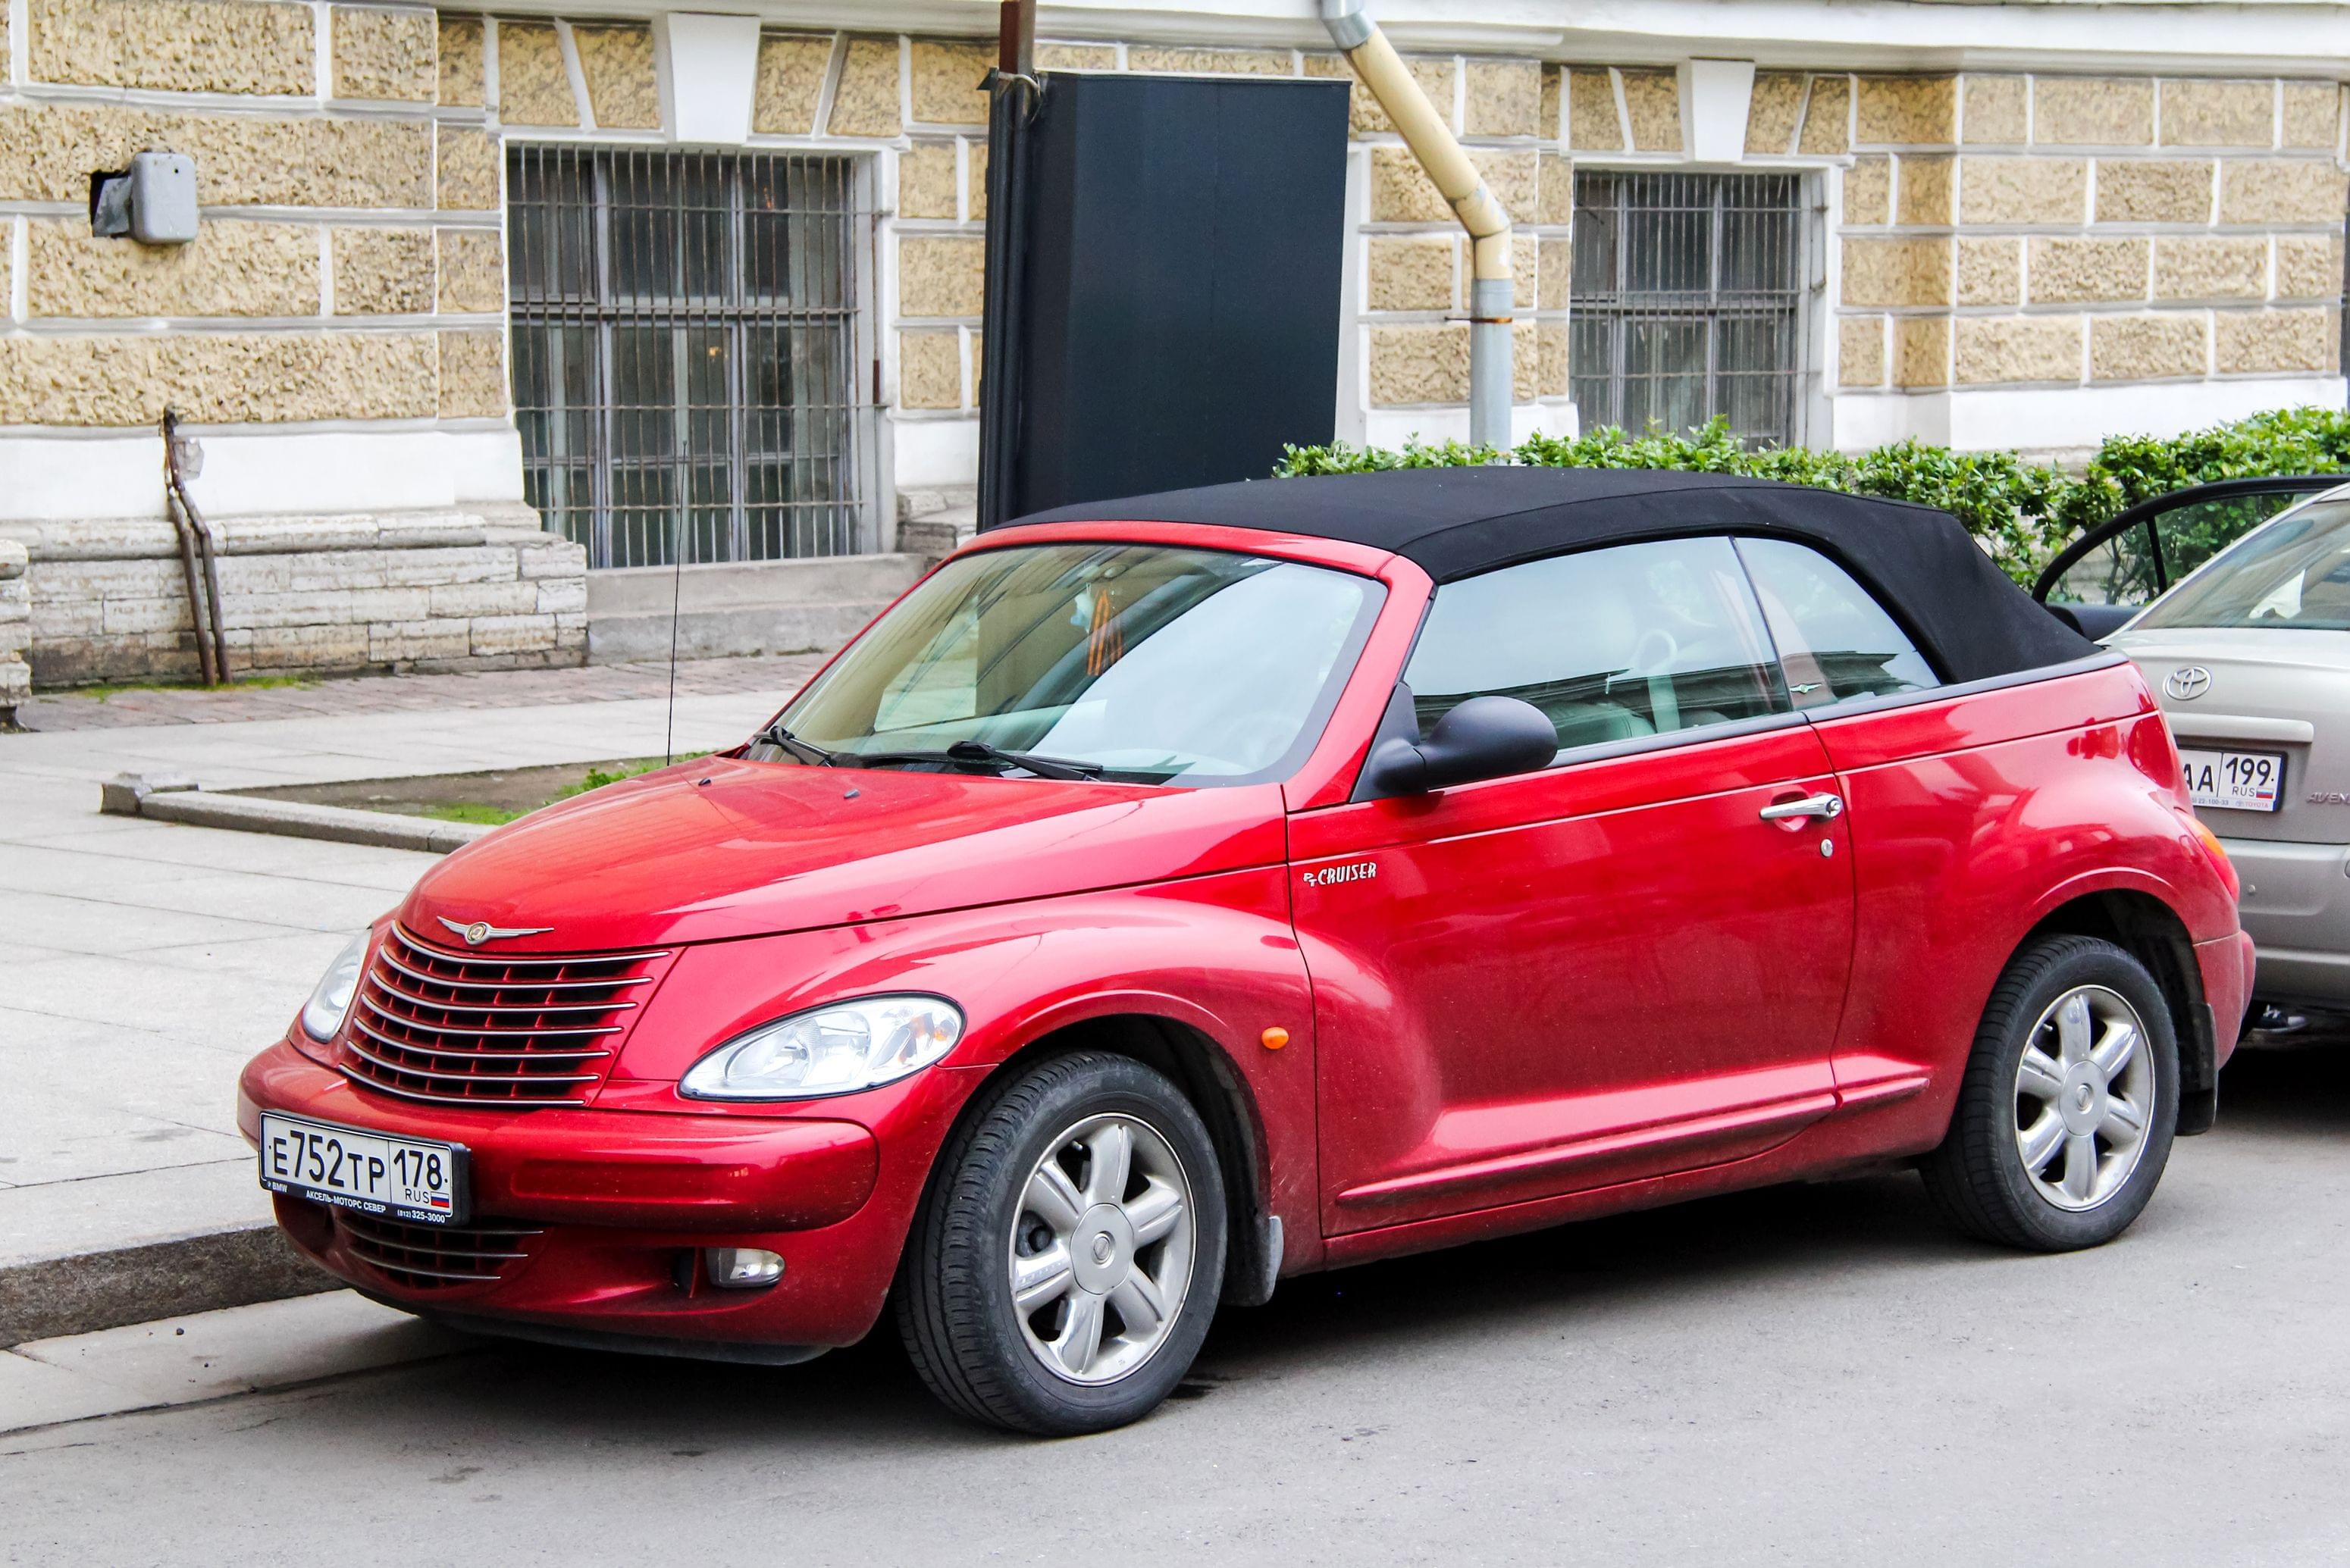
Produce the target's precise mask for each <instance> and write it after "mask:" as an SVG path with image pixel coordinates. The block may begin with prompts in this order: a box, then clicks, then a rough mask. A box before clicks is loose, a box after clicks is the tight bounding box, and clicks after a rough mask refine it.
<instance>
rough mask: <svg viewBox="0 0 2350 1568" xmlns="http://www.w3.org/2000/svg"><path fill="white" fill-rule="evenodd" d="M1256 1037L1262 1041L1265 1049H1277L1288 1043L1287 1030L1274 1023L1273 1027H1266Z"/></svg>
mask: <svg viewBox="0 0 2350 1568" xmlns="http://www.w3.org/2000/svg"><path fill="white" fill-rule="evenodd" d="M1257 1038H1258V1039H1259V1040H1262V1041H1263V1042H1264V1048H1265V1049H1266V1050H1268V1051H1278V1050H1280V1049H1281V1048H1282V1047H1283V1046H1284V1045H1286V1044H1289V1031H1288V1030H1286V1029H1284V1028H1282V1027H1281V1026H1280V1025H1278V1024H1275V1025H1274V1027H1273V1028H1271V1029H1268V1030H1266V1031H1265V1032H1264V1033H1262V1034H1260V1035H1258V1036H1257Z"/></svg>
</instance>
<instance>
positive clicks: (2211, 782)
mask: <svg viewBox="0 0 2350 1568" xmlns="http://www.w3.org/2000/svg"><path fill="white" fill-rule="evenodd" d="M2178 761H2179V764H2180V765H2181V766H2182V767H2184V768H2185V769H2186V770H2187V794H2188V798H2189V799H2190V800H2192V801H2194V803H2195V804H2196V805H2212V806H2218V807H2220V809H2221V810H2223V811H2274V810H2276V809H2277V807H2278V806H2280V805H2282V804H2283V802H2284V756H2283V754H2282V753H2279V752H2190V751H2189V750H2187V749H2186V748H2184V747H2181V748H2180V749H2179V753H2178Z"/></svg>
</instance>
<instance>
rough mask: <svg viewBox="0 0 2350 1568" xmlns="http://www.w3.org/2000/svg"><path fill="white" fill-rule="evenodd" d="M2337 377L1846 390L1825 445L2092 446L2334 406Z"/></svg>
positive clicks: (2345, 385)
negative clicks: (1909, 441) (1907, 439)
mask: <svg viewBox="0 0 2350 1568" xmlns="http://www.w3.org/2000/svg"><path fill="white" fill-rule="evenodd" d="M2345 393H2350V382H2345V379H2343V378H2342V377H2340V376H2276V377H2267V376H2263V377H2255V378H2251V379H2243V380H2220V381H2162V382H2155V383H2151V384H2146V385H2138V386H2120V387H2003V388H1992V389H1984V390H1981V391H1971V392H1970V391H1952V392H1919V393H1911V394H1902V393H1898V392H1894V393H1885V392H1866V393H1863V392H1846V393H1845V394H1843V395H1842V396H1840V397H1838V398H1836V399H1835V403H1834V409H1835V416H1834V417H1835V444H1836V445H1837V446H1839V447H1843V448H1845V449H1846V450H1847V451H1851V450H1857V449H1860V448H1864V447H1871V446H1877V445H1879V444H1881V443H1883V442H1885V441H1899V440H1901V439H1902V438H1903V437H1904V436H1916V437H1917V438H1918V440H1920V441H1934V442H1938V443H1941V444H1947V445H1950V446H1956V447H1960V448H1961V449H1966V450H1981V449H1984V448H1997V447H2007V448H2020V449H2022V450H2026V451H2040V452H2044V451H2051V450H2063V449H2066V448H2074V447H2092V446H2095V445H2096V444H2097V443H2098V442H2099V441H2104V440H2105V439H2106V437H2107V436H2109V435H2114V434H2117V433H2121V432H2131V433H2137V434H2145V435H2154V436H2171V435H2178V434H2179V433H2181V432H2182V431H2190V430H2196V429H2199V428H2201V427H2202V426H2205V425H2211V424H2218V423H2220V422H2222V421H2228V420H2237V419H2242V418H2243V417H2244V416H2246V415H2247V414H2255V413H2259V412H2260V411H2262V410H2264V409H2277V408H2287V407H2292V406H2294V405H2297V404H2303V403H2315V404H2319V405H2322V406H2324V407H2327V408H2336V409H2338V408H2341V407H2342V406H2343V405H2344V400H2345Z"/></svg>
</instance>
